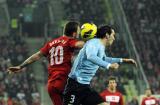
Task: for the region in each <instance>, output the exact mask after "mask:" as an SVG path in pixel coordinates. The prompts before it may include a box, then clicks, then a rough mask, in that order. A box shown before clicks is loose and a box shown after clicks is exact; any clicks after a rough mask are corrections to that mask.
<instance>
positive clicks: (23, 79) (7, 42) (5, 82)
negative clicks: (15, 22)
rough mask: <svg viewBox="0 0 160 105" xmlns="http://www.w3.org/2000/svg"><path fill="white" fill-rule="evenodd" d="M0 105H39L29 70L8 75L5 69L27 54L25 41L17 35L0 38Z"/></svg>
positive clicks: (33, 80)
mask: <svg viewBox="0 0 160 105" xmlns="http://www.w3.org/2000/svg"><path fill="white" fill-rule="evenodd" d="M0 49H1V51H0V62H1V63H0V105H40V94H39V93H38V90H37V85H36V80H35V78H34V74H33V72H32V71H31V70H30V68H24V69H23V71H26V70H27V72H22V73H20V74H10V75H9V73H8V72H7V67H9V66H11V65H18V64H20V63H21V62H22V61H23V60H24V59H26V57H27V54H28V48H27V44H26V43H25V41H24V40H23V39H22V38H21V37H20V36H18V35H10V36H7V35H6V36H1V37H0Z"/></svg>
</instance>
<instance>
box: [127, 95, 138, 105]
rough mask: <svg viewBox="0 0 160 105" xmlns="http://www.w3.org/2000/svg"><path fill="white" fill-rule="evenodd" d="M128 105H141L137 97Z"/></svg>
mask: <svg viewBox="0 0 160 105" xmlns="http://www.w3.org/2000/svg"><path fill="white" fill-rule="evenodd" d="M128 105H139V104H138V99H137V97H136V96H134V97H133V99H132V100H131V101H130V102H129V104H128Z"/></svg>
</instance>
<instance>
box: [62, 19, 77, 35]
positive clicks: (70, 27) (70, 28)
mask: <svg viewBox="0 0 160 105" xmlns="http://www.w3.org/2000/svg"><path fill="white" fill-rule="evenodd" d="M78 26H79V23H78V22H76V21H70V22H68V23H67V24H66V25H65V27H64V34H65V35H66V36H72V34H73V32H77V30H78Z"/></svg>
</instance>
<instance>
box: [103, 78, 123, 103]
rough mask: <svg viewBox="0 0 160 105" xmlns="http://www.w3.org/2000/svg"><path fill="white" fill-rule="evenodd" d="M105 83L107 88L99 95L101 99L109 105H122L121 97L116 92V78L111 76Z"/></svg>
mask: <svg viewBox="0 0 160 105" xmlns="http://www.w3.org/2000/svg"><path fill="white" fill-rule="evenodd" d="M107 82H108V88H107V89H105V90H104V91H103V92H101V93H100V95H101V96H102V98H103V99H104V100H105V101H106V102H107V103H109V105H124V102H123V101H124V100H123V95H122V94H121V93H120V92H118V91H117V90H116V87H117V83H116V78H115V77H113V76H111V77H109V79H108V81H107Z"/></svg>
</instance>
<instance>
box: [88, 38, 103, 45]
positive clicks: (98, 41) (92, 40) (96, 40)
mask: <svg viewBox="0 0 160 105" xmlns="http://www.w3.org/2000/svg"><path fill="white" fill-rule="evenodd" d="M86 43H87V44H93V43H95V44H96V45H98V44H99V43H100V40H99V39H97V38H93V39H90V40H88V41H87V42H86Z"/></svg>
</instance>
